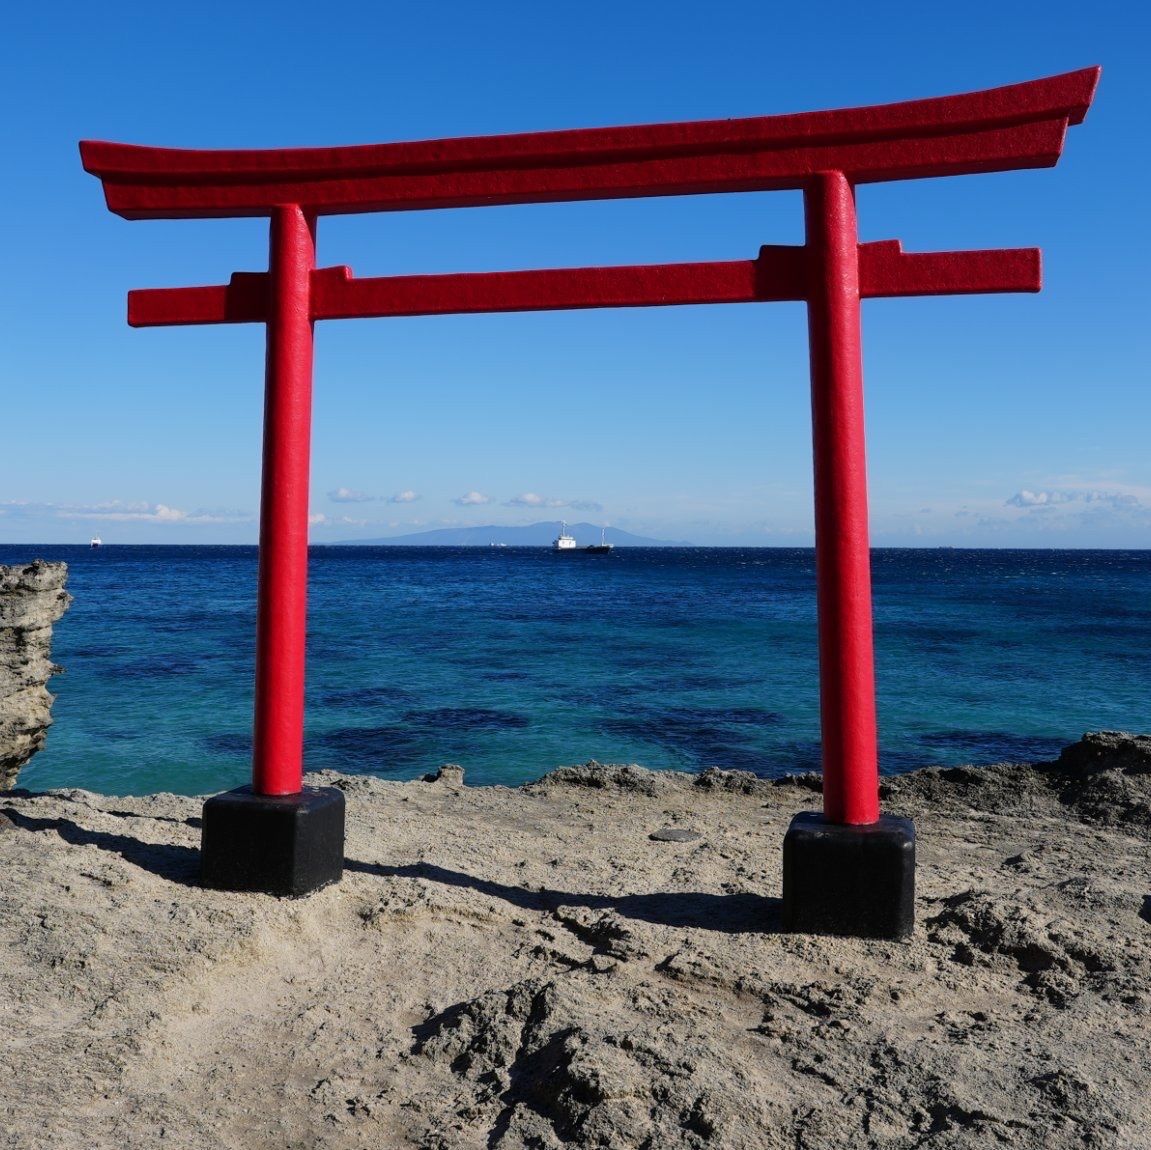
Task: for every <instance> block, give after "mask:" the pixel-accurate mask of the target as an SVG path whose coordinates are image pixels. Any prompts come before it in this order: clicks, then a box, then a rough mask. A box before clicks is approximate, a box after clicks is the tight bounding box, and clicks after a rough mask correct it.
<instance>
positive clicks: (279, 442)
mask: <svg viewBox="0 0 1151 1150" xmlns="http://www.w3.org/2000/svg"><path fill="white" fill-rule="evenodd" d="M1098 77H1099V69H1097V68H1085V69H1082V70H1080V71H1078V72H1068V73H1065V74H1064V75H1060V76H1050V77H1047V78H1045V79H1042V80H1033V81H1030V82H1028V83H1024V84H1013V85H1009V86H1007V87H1003V88H995V89H992V90H990V91H986V92H971V93H966V94H964V95H959V96H945V97H940V98H936V99H929V100H914V101H909V102H906V103H902V104H888V105H883V106H878V107H871V108H846V109H839V110H835V111H827V112H806V113H802V114H799V115H792V116H760V117H755V118H751V119H743V120H717V121H709V122H702V123H687V124H654V125H642V126H637V127H626V128H594V129H589V130H579V131H567V132H542V133H529V134H526V135H518V136H492V137H478V138H474V139H459V140H433V141H427V142H418V143H398V144H380V145H375V144H373V145H363V146H354V147H341V148H293V149H282V150H272V151H259V150H255V151H253V150H244V151H203V152H195V151H187V150H182V149H169V148H144V147H136V146H133V145H127V144H114V143H105V142H98V141H84V142H83V143H82V144H81V145H80V149H81V155H82V158H83V162H84V166H85V168H86V169H87V170H88V171H90V172H92V173H93V174H95V175H97V176H99V177H100V179H101V180H102V181H103V184H104V193H105V197H106V199H107V202H108V207H109V208H110V209H111V210H112V211H113V212H116V213H117V214H119V215H121V216H123V217H125V218H126V219H187V218H206V217H221V216H263V217H267V218H269V219H270V221H271V225H270V226H271V239H270V255H269V270H268V271H267V272H266V273H264V272H256V273H251V272H237V273H234V274H233V276H232V278H231V280H230V282H229V283H228V284H224V285H219V286H214V287H194V288H171V289H161V290H144V291H133V292H130V293H129V296H128V320H129V323H131V324H133V325H135V326H151V325H163V324H200V323H264V324H266V325H267V335H268V358H267V373H266V404H265V423H264V472H263V492H262V497H261V513H260V578H259V612H258V617H259V623H258V633H257V639H256V648H257V670H256V707H255V720H254V732H255V733H254V755H253V765H252V785H251V786H250V787H245V788H240V789H239V790H237V791H232V792H229V793H228V794H225V795H218V796H216V797H214V798H212V799H209V800H208V801H207V803H205V806H204V837H203V849H202V868H203V869H202V874H203V877H204V881H205V882H208V883H209V884H211V885H218V886H226V887H229V888H232V889H255V890H266V891H270V892H272V893H276V894H302V893H305V892H307V891H309V890H313V889H316V888H317V887H319V886H323V885H324V884H325V883H328V882H332V881H335V880H336V879H338V878H339V877H340V874H341V870H342V865H343V818H344V807H343V795H342V794H341V793H340V792H339V791H338V790H335V789H333V788H326V789H323V788H308V787H305V786H304V785H303V761H302V747H303V719H304V708H303V700H304V646H305V621H306V593H307V518H308V453H309V443H310V420H311V415H310V412H311V384H312V325H313V323H314V322H315V321H316V320H318V319H349V318H354V317H366V316H401V315H444V314H450V313H465V312H466V313H475V312H490V311H537V310H553V309H558V308H590V307H647V306H658V305H667V304H689V303H750V302H769V301H773V300H803V301H805V302H806V303H807V306H808V322H809V333H810V341H811V389H812V424H813V436H812V442H813V455H814V466H815V520H816V566H817V574H818V596H819V651H820V707H821V724H822V733H823V781H824V809H823V812H822V813H814V812H808V813H804V814H801V815H798V816H797V817H796V818H795V820H794V821H793V823H792V826H791V828H790V829H789V831H788V833H787V836H786V838H785V840H784V851H783V855H784V865H783V872H784V879H783V896H784V899H783V901H784V913H783V919H784V926H785V927H787V928H788V929H792V930H804V931H814V932H820V933H830V934H846V935H863V936H873V937H887V938H898V937H901V936H904V935H906V934H908V933H909V932H910V931H911V929H912V925H913V913H912V910H913V899H914V870H915V831H914V828H913V826H912V825H911V823H910V822H909V821H908V820H906V819H900V818H893V817H891V816H885V815H883V814H881V813H880V810H879V773H878V759H877V751H876V745H877V739H876V722H875V677H874V668H873V656H872V624H871V575H870V554H869V545H868V532H867V480H866V464H865V450H864V425H863V377H862V366H861V357H860V327H859V321H860V301H861V300H862V299H865V298H874V297H879V296H903V295H944V294H950V293H972V292H1000V291H1038V290H1039V286H1040V268H1039V252H1038V251H1037V250H1035V249H1031V248H1023V249H1012V250H1005V251H973V252H934V253H919V254H909V253H905V252H903V251H902V249H901V248H900V245H899V243H898V242H897V241H883V242H879V243H868V244H860V243H859V238H858V234H857V229H856V221H855V196H854V189H855V187H856V185H858V184H861V183H875V182H880V181H886V180H903V179H914V178H922V177H936V176H954V175H965V174H973V173H980V172H995V171H1008V170H1013V169H1018V168H1039V167H1050V166H1051V165H1053V164H1055V163H1056V162H1057V161H1058V159H1059V156H1060V154H1061V153H1062V150H1063V143H1064V137H1065V134H1066V131H1067V128H1068V126H1069V125H1071V124H1078V123H1080V122H1081V121H1082V120H1083V118H1084V116H1085V115H1086V113H1087V109H1088V108H1089V107H1090V104H1091V100H1092V97H1093V94H1094V91H1095V85H1096V82H1097V81H1098ZM785 188H791V189H799V190H801V191H802V192H803V196H804V209H805V213H806V225H807V235H806V243H805V244H804V245H803V246H802V247H787V246H766V247H763V248H761V249H760V252H759V256H758V257H757V258H756V259H754V260H735V261H728V262H722V263H695V264H660V265H654V266H643V267H607V268H563V269H551V270H543V271H522V272H490V273H478V274H465V275H437V276H385V277H379V278H370V279H356V278H355V277H354V276H353V275H352V273H351V271H350V269H348V268H346V267H333V268H321V269H317V268H316V266H315V245H316V221H317V217H319V216H321V215H331V214H341V213H350V212H382V211H418V210H429V209H435V208H455V207H482V206H485V205H494V204H525V203H545V202H557V201H565V200H590V199H613V198H621V197H636V196H657V195H694V194H702V193H714V192H746V191H776V190H780V189H785Z"/></svg>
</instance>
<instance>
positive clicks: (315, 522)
mask: <svg viewBox="0 0 1151 1150" xmlns="http://www.w3.org/2000/svg"><path fill="white" fill-rule="evenodd" d="M331 522H332V521H331V520H330V519H329V518H328V517H327V516H326V515H325V514H324V513H323V512H322V511H317V512H313V513H312V514H311V515H309V516H308V526H309V527H325V526H327V525H328V524H329V523H331Z"/></svg>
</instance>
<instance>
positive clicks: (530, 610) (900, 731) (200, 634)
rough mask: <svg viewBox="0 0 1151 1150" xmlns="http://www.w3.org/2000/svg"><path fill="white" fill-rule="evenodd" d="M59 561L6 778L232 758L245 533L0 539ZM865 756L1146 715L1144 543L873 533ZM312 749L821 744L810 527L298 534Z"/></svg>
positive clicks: (159, 785) (247, 697) (53, 780)
mask: <svg viewBox="0 0 1151 1150" xmlns="http://www.w3.org/2000/svg"><path fill="white" fill-rule="evenodd" d="M36 556H41V557H43V558H46V559H63V560H65V561H67V562H68V563H69V564H70V576H69V590H70V591H71V593H72V594H73V596H74V597H75V603H74V604H73V606H72V609H71V610H70V611H69V613H68V614H67V615H66V616H65V617H64V619H63V620H62V621H61V622H60V624H59V625H58V626H57V629H56V633H55V640H54V648H53V656H54V658H55V660H56V661H57V662H59V663H62V664H63V665H64V666H65V667H66V668H67V671H66V674H65V675H63V676H61V677H59V678H57V679H55V680H53V686H52V689H53V691H54V692H55V693H56V695H57V701H56V705H55V708H54V716H55V720H56V723H55V726H54V727H53V728H52V730H51V731H50V733H49V736H48V744H47V747H46V749H45V750H44V751H43V752H42V753H41V754H40V755H38V756H37V757H36V758H35V759H34V760H33V761H32V762H31V763H30V764H29V765H28V766H27V767H26V768H25V769H24V772H23V773H22V775H21V778H20V784H21V785H22V786H26V787H31V788H42V787H56V786H77V787H85V788H88V789H92V790H97V791H104V792H107V793H112V794H132V793H145V792H149V791H157V790H170V791H176V792H181V793H188V794H194V793H206V792H212V791H219V790H223V789H226V788H229V787H232V786H236V785H239V784H240V783H242V782H245V781H246V780H247V775H248V754H249V748H250V736H249V727H250V723H251V707H252V653H253V640H254V629H255V580H256V550H255V548H243V547H117V546H106V547H105V548H103V549H101V550H99V551H95V552H93V551H90V550H88V549H87V548H74V547H46V546H40V547H16V546H10V545H6V546H0V563H16V562H27V561H29V560H30V559H32V558H34V557H36ZM873 569H874V584H875V616H876V660H877V675H878V686H879V712H880V713H879V718H880V730H881V761H882V767H883V769H884V770H885V771H888V772H898V771H903V770H908V769H910V768H912V767H914V766H920V765H923V764H927V763H959V762H976V763H987V762H994V761H997V760H1000V759H1003V758H1018V759H1023V758H1043V757H1045V756H1048V755H1051V754H1053V753H1054V752H1055V751H1056V750H1057V749H1058V748H1059V747H1060V746H1062V745H1063V744H1064V743H1067V742H1071V741H1073V740H1074V739H1076V738H1078V737H1079V736H1080V734H1082V732H1083V731H1085V730H1090V729H1101V728H1119V729H1127V730H1141V731H1146V730H1148V729H1151V715H1149V713H1148V712H1149V709H1151V704H1149V700H1151V659H1149V657H1148V652H1149V650H1151V552H1146V551H1143V552H1130V551H1128V552H1119V551H1095V552H1091V551H1064V552H1053V551H964V550H950V549H938V550H930V551H928V550H924V551H913V550H880V551H876V552H875V553H874V557H873ZM310 578H311V590H310V595H311V599H310V603H311V606H310V626H309V638H308V658H309V678H308V719H307V751H306V765H307V767H308V769H311V770H315V769H320V768H335V769H338V770H344V771H351V772H376V773H379V774H381V775H384V776H387V777H393V778H412V777H416V776H418V775H419V774H421V773H423V772H425V771H427V770H430V769H432V768H434V767H436V766H437V765H439V764H440V763H444V762H458V763H461V764H462V765H463V766H464V767H465V768H466V770H467V777H468V781H469V782H471V783H483V784H490V783H504V784H516V783H520V782H523V781H525V780H528V779H532V778H537V777H538V776H539V775H541V774H543V773H544V772H545V771H548V770H550V769H552V768H553V767H555V766H558V765H560V764H568V763H577V762H584V761H586V760H588V759H592V758H594V759H598V760H600V761H601V762H638V763H642V764H643V765H645V766H649V767H655V768H674V769H679V770H699V769H702V768H703V767H705V766H712V765H716V766H725V767H736V768H740V769H744V770H752V771H755V772H757V773H758V774H761V775H765V776H771V775H778V774H782V773H786V772H789V771H795V770H807V769H814V768H815V767H817V766H818V762H819V716H818V702H817V699H818V687H817V653H816V621H815V588H814V556H813V554H812V552H811V551H808V550H801V549H795V550H782V549H781V550H776V549H706V548H690V549H689V548H684V549H679V548H676V549H619V550H617V551H616V552H614V553H613V554H611V555H608V556H589V555H582V554H577V555H555V554H552V553H551V552H550V551H547V550H544V549H539V548H506V549H505V548H499V549H484V548H459V549H456V548H363V547H342V548H339V547H324V548H315V549H313V551H312V559H311V577H310Z"/></svg>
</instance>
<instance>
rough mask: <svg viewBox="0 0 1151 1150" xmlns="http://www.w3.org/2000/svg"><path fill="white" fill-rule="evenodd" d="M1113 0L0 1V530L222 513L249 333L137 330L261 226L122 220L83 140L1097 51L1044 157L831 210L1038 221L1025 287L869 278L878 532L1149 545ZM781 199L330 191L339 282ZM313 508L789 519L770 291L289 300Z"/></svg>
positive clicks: (319, 528)
mask: <svg viewBox="0 0 1151 1150" xmlns="http://www.w3.org/2000/svg"><path fill="white" fill-rule="evenodd" d="M1147 12H1148V9H1147V8H1146V6H1144V5H1143V4H1137V3H1135V2H1134V0H1132V2H1129V3H1113V2H1108V0H1103V2H1101V3H1094V4H1090V5H1084V4H1081V3H1077V4H1071V3H1064V2H1062V0H1053V2H1049V3H1043V4H1020V3H1010V2H1004V0H999V2H997V3H994V4H992V3H985V2H983V0H976V2H973V3H966V4H964V5H928V4H922V3H917V4H911V3H907V4H901V3H888V2H883V0H879V2H872V3H868V4H859V3H853V4H838V3H835V4H819V3H812V4H809V5H806V6H799V5H793V4H787V5H784V4H775V3H769V2H762V0H761V2H759V3H749V2H743V0H739V2H724V0H715V2H713V3H710V4H707V5H704V4H701V3H698V2H697V3H676V2H674V0H662V2H659V3H655V2H649V0H638V2H630V3H620V2H619V0H617V2H616V3H611V4H609V3H603V2H600V0H585V2H582V3H579V4H570V3H564V2H559V3H555V4H551V5H543V4H538V3H531V4H529V3H518V2H516V3H509V2H503V0H491V2H490V3H487V4H482V5H481V4H474V3H463V2H460V3H415V2H410V0H399V2H388V3H383V4H381V3H358V4H357V3H347V2H344V0H331V2H329V3H326V4H324V5H314V4H308V5H304V4H296V3H292V2H290V0H289V2H279V3H274V4H273V3H268V2H264V0H260V2H258V3H242V2H239V3H229V4H223V3H211V2H209V3H204V4H200V5H197V6H179V7H177V6H174V5H144V4H142V3H136V4H128V3H118V2H116V0H110V2H107V3H102V4H98V5H89V4H79V3H74V2H67V3H63V4H57V5H53V6H50V7H47V6H45V7H39V6H35V7H34V6H32V5H21V6H19V8H18V9H17V10H16V11H14V12H13V13H10V14H9V15H8V16H7V17H6V28H5V38H4V46H3V48H2V49H0V51H2V57H0V61H2V63H0V91H2V93H3V98H4V107H5V116H4V120H3V127H2V129H0V131H2V132H3V137H4V140H3V144H4V155H5V157H6V161H5V164H4V172H5V179H4V180H3V184H2V187H3V191H2V194H3V197H4V204H3V209H4V211H3V219H4V247H5V253H6V256H7V259H6V261H5V267H6V270H5V273H4V275H3V277H2V282H0V292H2V293H3V317H4V319H3V323H4V328H5V336H4V339H3V341H2V345H0V386H2V388H3V394H4V412H5V415H6V420H5V422H6V427H7V429H8V434H7V437H6V450H5V457H4V467H3V469H2V471H0V475H2V477H3V478H2V484H0V541H3V542H44V543H47V542H85V541H86V540H87V538H88V536H89V535H91V534H93V533H97V532H98V533H100V534H101V535H102V536H103V538H104V539H105V541H106V542H156V543H201V542H221V543H227V542H254V541H255V538H256V512H257V508H258V499H259V474H258V468H259V444H260V418H261V407H262V379H263V329H262V327H259V326H234V327H231V326H229V327H194V328H158V329H151V330H132V329H129V328H128V327H127V325H126V323H125V319H124V312H125V294H126V292H127V291H128V290H129V289H130V288H135V287H161V286H186V285H192V284H198V283H220V282H223V281H224V280H226V278H227V277H228V275H229V274H230V273H231V272H232V271H234V270H259V269H262V268H264V267H266V266H267V226H266V222H265V221H262V220H220V221H212V220H209V221H140V222H132V223H129V222H126V221H124V220H121V219H119V218H118V217H115V216H112V215H111V214H110V213H109V212H108V211H107V210H106V209H105V207H104V204H103V198H102V195H101V192H100V187H99V184H98V182H97V181H96V180H95V179H94V178H93V177H91V176H88V175H87V174H86V173H85V172H83V170H82V169H81V167H80V162H79V157H78V154H77V149H76V144H77V141H78V140H80V139H81V138H86V137H87V138H98V139H111V140H123V141H128V142H133V143H146V144H158V145H169V146H182V147H275V146H285V147H286V146H305V145H324V144H342V143H375V142H382V141H387V140H402V139H427V138H436V137H441V136H462V135H478V134H489V133H500V132H517V131H529V130H541V129H552V128H574V127H591V126H596V125H609V124H628V123H645V122H659V121H670V120H688V119H713V118H721V117H727V116H752V115H766V114H774V113H782V112H795V111H806V110H810V109H816V108H826V107H841V106H851V105H858V104H871V103H886V102H892V101H898V100H905V99H913V98H918V97H924V96H934V95H944V94H948V93H952V92H963V91H970V90H975V89H979V88H986V87H993V86H996V85H999V84H1006V83H1012V82H1016V81H1020V80H1027V79H1032V78H1035V77H1038V76H1044V75H1050V74H1053V73H1056V72H1062V71H1067V70H1070V69H1074V68H1080V67H1084V66H1087V65H1091V64H1102V65H1103V68H1104V75H1103V80H1102V83H1101V85H1100V89H1099V92H1098V94H1097V96H1096V100H1095V105H1094V107H1093V109H1092V110H1091V112H1090V114H1089V115H1088V118H1087V120H1086V122H1085V123H1084V124H1083V125H1082V126H1080V127H1077V128H1073V129H1072V130H1071V132H1070V134H1069V137H1068V143H1067V148H1066V152H1065V154H1064V157H1063V159H1062V160H1061V161H1060V163H1059V165H1058V166H1057V167H1055V168H1054V169H1044V170H1041V171H1035V172H1018V173H1004V174H997V175H989V176H964V177H959V178H955V179H946V180H921V181H906V182H901V183H897V184H888V185H879V186H868V187H865V188H862V189H860V192H859V214H860V230H861V235H862V238H863V239H865V240H874V239H890V238H898V239H901V240H902V241H903V242H904V245H905V247H906V248H907V249H908V250H913V251H914V250H918V251H934V250H948V249H954V248H980V247H1016V246H1031V245H1034V246H1038V247H1041V248H1042V249H1043V252H1044V269H1045V282H1044V290H1043V292H1042V293H1040V294H1039V295H1036V296H1029V295H1021V296H1009V295H1003V296H987V297H946V298H942V299H894V300H875V301H869V302H868V303H867V304H865V305H864V375H865V386H866V391H867V405H868V406H867V411H868V447H869V475H870V493H871V516H872V538H873V542H874V543H875V544H876V545H880V546H883V545H887V546H893V545H935V544H953V545H960V546H963V545H967V546H1016V547H1024V546H1052V547H1074V546H1104V547H1148V546H1151V452H1148V450H1147V441H1148V431H1149V429H1151V386H1149V385H1151V355H1149V353H1148V335H1147V332H1148V327H1149V325H1151V307H1149V304H1151V298H1149V295H1151V293H1149V292H1148V287H1147V267H1148V264H1149V257H1151V244H1149V238H1151V237H1149V229H1148V215H1149V213H1148V212H1147V209H1146V202H1147V195H1148V187H1149V185H1151V179H1149V176H1151V170H1149V169H1151V165H1149V163H1148V160H1147V156H1146V151H1145V149H1140V148H1139V147H1138V144H1139V143H1140V142H1142V143H1143V144H1145V143H1146V140H1147V135H1148V132H1147V117H1148V99H1147V96H1148V83H1147V79H1146V74H1147V73H1146V69H1147V59H1148V58H1149V51H1151V37H1149V36H1148V25H1149V22H1151V17H1149V16H1148V14H1147ZM801 240H802V214H801V203H800V198H799V196H798V194H794V193H778V192H777V193H767V194H751V195H728V196H701V197H680V198H667V199H648V200H635V201H625V202H615V203H613V202H604V203H591V204H558V205H529V206H523V207H501V208H484V209H466V210H461V211H450V212H444V211H438V212H419V213H396V214H387V215H379V216H351V217H343V218H339V217H328V218H325V219H322V220H321V221H320V234H319V261H320V263H321V265H331V264H341V263H347V264H350V265H351V266H352V267H353V268H354V269H355V271H356V273H357V274H359V275H386V274H390V273H418V272H447V271H455V270H461V271H462V270H498V269H513V268H529V267H550V266H565V265H570V266H580V265H594V264H612V263H620V264H623V263H647V262H678V261H681V260H713V259H743V258H751V257H753V256H754V255H755V253H756V251H757V250H758V248H759V246H760V245H761V244H763V243H798V242H801ZM313 452H314V454H313V468H312V490H313V496H312V511H313V519H314V525H313V534H312V537H313V540H315V541H317V542H323V541H336V540H340V539H351V538H368V537H376V536H387V535H396V534H404V533H408V532H411V531H418V530H421V529H425V528H428V529H430V528H434V527H442V526H448V525H455V524H481V523H506V524H519V523H528V522H533V521H536V520H539V519H559V518H567V519H569V520H584V519H587V520H591V521H593V522H602V523H608V524H611V525H614V526H618V527H621V528H624V529H626V530H629V531H633V532H637V533H639V534H644V535H652V536H657V537H663V538H675V539H689V540H691V541H692V542H695V543H699V544H753V545H793V544H809V543H810V542H811V540H812V511H811V478H810V476H811V458H810V422H809V398H808V375H807V346H806V327H805V315H804V309H803V306H802V305H798V304H762V305H747V306H731V307H695V308H668V309H660V308H654V309H634V310H632V309H628V310H620V311H590V312H571V313H554V314H546V313H541V314H537V315H508V316H500V315H492V316H471V317H425V318H414V319H389V320H354V321H338V322H337V321H334V322H328V323H321V324H319V325H317V342H316V390H315V416H314V442H313Z"/></svg>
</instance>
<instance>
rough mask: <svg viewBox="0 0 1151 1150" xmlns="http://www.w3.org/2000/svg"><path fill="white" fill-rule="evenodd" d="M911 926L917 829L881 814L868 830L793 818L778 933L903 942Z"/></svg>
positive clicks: (812, 816) (805, 815)
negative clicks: (891, 939)
mask: <svg viewBox="0 0 1151 1150" xmlns="http://www.w3.org/2000/svg"><path fill="white" fill-rule="evenodd" d="M914 927H915V824H914V823H912V821H911V820H910V819H899V818H893V817H892V816H890V815H882V816H881V817H880V819H879V821H878V822H876V823H870V824H868V825H867V826H840V825H838V824H836V823H828V822H825V821H824V819H823V816H822V815H821V814H819V813H818V812H816V811H803V812H802V813H801V814H798V815H796V816H795V818H794V819H792V820H791V826H790V827H789V828H788V830H787V834H786V835H785V836H784V840H783V929H784V930H789V931H796V932H798V933H801V934H839V935H850V936H853V937H856V938H906V937H907V936H908V935H909V934H911V932H912V930H913V929H914Z"/></svg>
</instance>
